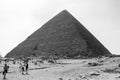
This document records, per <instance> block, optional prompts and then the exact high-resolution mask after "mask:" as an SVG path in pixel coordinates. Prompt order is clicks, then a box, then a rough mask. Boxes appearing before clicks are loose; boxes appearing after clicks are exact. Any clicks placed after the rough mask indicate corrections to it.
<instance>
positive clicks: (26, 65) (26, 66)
mask: <svg viewBox="0 0 120 80" xmlns="http://www.w3.org/2000/svg"><path fill="white" fill-rule="evenodd" d="M28 61H29V59H27V60H25V62H24V64H25V71H26V74H28V68H29V64H28Z"/></svg>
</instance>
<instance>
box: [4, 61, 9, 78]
mask: <svg viewBox="0 0 120 80" xmlns="http://www.w3.org/2000/svg"><path fill="white" fill-rule="evenodd" d="M3 69H4V71H3V75H4V77H3V79H6V74H7V72H8V69H9V66H8V65H7V64H6V63H5V65H4V67H3Z"/></svg>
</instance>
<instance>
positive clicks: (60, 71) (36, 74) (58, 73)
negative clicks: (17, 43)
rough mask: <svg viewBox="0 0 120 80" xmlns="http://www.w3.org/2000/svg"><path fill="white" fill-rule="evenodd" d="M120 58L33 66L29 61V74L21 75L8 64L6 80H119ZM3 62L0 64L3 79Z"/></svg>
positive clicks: (15, 67)
mask: <svg viewBox="0 0 120 80" xmlns="http://www.w3.org/2000/svg"><path fill="white" fill-rule="evenodd" d="M119 63H120V57H115V58H108V57H104V58H101V59H97V58H92V59H60V60H57V63H55V64H53V63H48V62H45V63H41V64H38V65H35V64H34V63H32V61H29V71H28V73H29V74H27V75H26V74H25V75H22V74H21V72H20V69H19V64H18V63H17V64H12V63H11V62H9V63H8V64H9V66H10V68H9V71H8V74H7V76H6V77H7V79H6V80H120V68H119ZM3 65H4V62H2V63H1V64H0V80H2V79H3V75H2V71H3Z"/></svg>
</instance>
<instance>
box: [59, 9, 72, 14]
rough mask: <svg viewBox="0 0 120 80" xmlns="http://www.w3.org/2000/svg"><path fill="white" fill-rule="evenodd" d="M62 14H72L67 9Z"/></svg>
mask: <svg viewBox="0 0 120 80" xmlns="http://www.w3.org/2000/svg"><path fill="white" fill-rule="evenodd" d="M60 13H65V14H70V13H69V12H68V11H67V10H66V9H65V10H63V11H61V12H60Z"/></svg>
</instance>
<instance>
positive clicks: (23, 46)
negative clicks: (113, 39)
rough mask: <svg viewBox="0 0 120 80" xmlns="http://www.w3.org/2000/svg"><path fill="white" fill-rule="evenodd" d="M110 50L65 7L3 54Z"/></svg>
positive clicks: (77, 53)
mask: <svg viewBox="0 0 120 80" xmlns="http://www.w3.org/2000/svg"><path fill="white" fill-rule="evenodd" d="M110 54H111V53H110V52H109V51H108V50H107V49H106V48H105V47H104V46H103V45H102V44H101V43H100V42H99V41H98V40H97V39H96V38H95V37H94V36H93V35H92V34H91V33H90V32H89V31H88V30H87V29H86V28H85V27H84V26H83V25H82V24H81V23H80V22H79V21H78V20H76V19H75V18H74V17H73V16H72V15H71V14H70V13H69V12H68V11H67V10H63V11H62V12H60V13H59V14H57V15H56V16H55V17H53V18H52V19H51V20H49V21H48V22H47V23H45V24H44V25H43V26H42V27H41V28H40V29H38V30H37V31H35V32H34V33H33V34H31V35H30V36H29V37H28V38H27V39H26V40H25V41H23V42H22V43H20V44H19V45H18V46H16V47H15V48H14V49H13V50H11V51H10V52H9V53H8V54H7V55H6V57H14V58H19V57H28V56H32V55H34V56H57V57H62V58H64V57H67V58H76V57H98V56H107V55H110Z"/></svg>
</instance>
